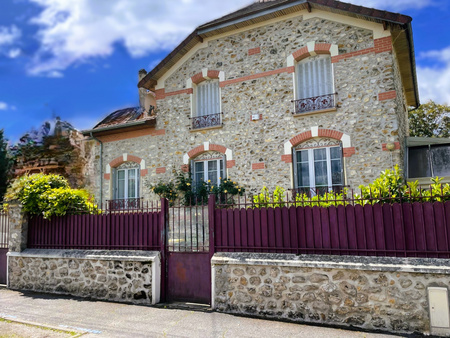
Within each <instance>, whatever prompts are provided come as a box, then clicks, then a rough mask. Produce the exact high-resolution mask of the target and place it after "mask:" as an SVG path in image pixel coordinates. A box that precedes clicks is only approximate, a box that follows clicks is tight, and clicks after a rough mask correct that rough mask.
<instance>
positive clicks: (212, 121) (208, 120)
mask: <svg viewBox="0 0 450 338" xmlns="http://www.w3.org/2000/svg"><path fill="white" fill-rule="evenodd" d="M221 114H222V113H218V114H210V115H203V116H196V117H192V129H199V128H209V127H216V126H220V125H221V123H222V122H221V118H220V115H221Z"/></svg>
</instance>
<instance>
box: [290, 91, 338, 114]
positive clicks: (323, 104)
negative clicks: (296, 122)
mask: <svg viewBox="0 0 450 338" xmlns="http://www.w3.org/2000/svg"><path fill="white" fill-rule="evenodd" d="M336 95H337V93H333V94H326V95H320V96H313V97H308V98H305V99H298V100H293V101H292V102H294V103H295V112H294V114H302V113H309V112H313V111H317V110H324V109H330V108H335V107H336Z"/></svg>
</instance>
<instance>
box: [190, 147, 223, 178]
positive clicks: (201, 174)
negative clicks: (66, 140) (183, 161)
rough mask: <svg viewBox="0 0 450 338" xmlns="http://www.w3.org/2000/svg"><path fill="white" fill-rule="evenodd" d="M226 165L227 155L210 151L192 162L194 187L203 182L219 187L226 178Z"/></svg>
mask: <svg viewBox="0 0 450 338" xmlns="http://www.w3.org/2000/svg"><path fill="white" fill-rule="evenodd" d="M225 163H226V160H225V155H224V154H222V153H219V152H216V151H208V152H206V153H203V154H201V155H199V156H197V157H196V158H195V159H193V160H191V172H192V179H193V181H194V187H197V186H198V185H199V184H201V182H209V183H211V185H214V186H218V185H219V184H220V182H221V181H222V180H223V179H225V177H226V169H225Z"/></svg>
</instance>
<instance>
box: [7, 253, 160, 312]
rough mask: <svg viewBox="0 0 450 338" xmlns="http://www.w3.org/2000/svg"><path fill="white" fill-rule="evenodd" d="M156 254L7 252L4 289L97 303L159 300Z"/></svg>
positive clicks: (157, 254)
mask: <svg viewBox="0 0 450 338" xmlns="http://www.w3.org/2000/svg"><path fill="white" fill-rule="evenodd" d="M159 264H160V262H159V253H158V252H139V251H130V252H125V251H124V252H120V251H107V252H106V251H105V252H102V251H81V250H68V251H63V250H37V249H27V250H25V251H23V252H22V253H15V252H10V253H9V254H8V287H9V288H11V289H16V290H29V291H37V292H46V293H57V294H67V295H71V296H77V297H89V298H93V299H99V300H109V301H117V302H129V303H134V304H147V305H149V304H156V303H157V302H159V297H160V295H159V292H160V291H159V284H160V278H161V276H160V266H159Z"/></svg>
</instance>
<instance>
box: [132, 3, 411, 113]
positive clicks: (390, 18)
mask: <svg viewBox="0 0 450 338" xmlns="http://www.w3.org/2000/svg"><path fill="white" fill-rule="evenodd" d="M314 9H318V10H324V11H328V12H332V13H336V14H341V15H346V16H350V17H354V18H358V19H363V20H368V21H372V22H378V23H381V24H383V25H385V27H386V28H387V27H391V30H392V31H393V41H396V45H395V44H394V49H398V51H397V55H398V56H399V61H400V62H399V63H400V68H401V69H400V71H401V72H403V74H404V76H402V79H409V80H408V81H407V82H408V83H404V86H405V92H406V96H407V102H408V104H409V105H411V106H418V105H419V95H418V88H417V79H416V69H415V57H414V45H413V40H412V29H411V21H412V18H411V17H409V16H407V15H402V14H398V13H393V12H388V11H381V10H377V9H374V8H368V7H363V6H357V5H352V4H348V3H344V2H340V1H336V0H272V1H267V0H266V1H260V2H253V3H252V4H250V5H248V6H246V7H244V8H241V9H239V10H237V11H235V12H233V13H230V14H228V15H225V16H223V17H221V18H218V19H216V20H213V21H210V22H208V23H205V24H203V25H201V26H199V27H197V28H196V29H195V30H194V31H193V32H192V33H191V34H190V35H189V36H188V37H187V38H186V39H185V40H184V41H183V42H181V43H180V44H179V45H178V46H177V47H176V48H175V49H174V50H173V51H172V52H171V53H169V54H168V55H167V56H166V57H165V58H164V59H163V60H162V61H161V62H160V63H159V64H158V65H157V66H156V67H155V68H153V69H152V70H151V71H150V72H149V73H148V74H147V75H146V76H145V77H143V78H142V79H141V80H140V81H139V83H138V87H139V88H141V87H143V88H147V89H149V90H154V88H155V86H156V84H157V82H158V80H159V79H160V78H161V77H162V76H163V75H164V74H165V73H166V72H167V71H168V70H169V69H170V68H171V67H172V66H174V65H175V64H176V63H177V62H178V61H179V60H180V59H181V58H182V57H183V56H184V55H186V54H187V53H188V52H189V51H190V50H191V49H192V48H193V47H194V46H195V45H197V44H198V43H201V42H203V39H204V38H207V37H211V36H214V35H217V34H222V33H225V32H229V31H232V30H236V29H240V28H243V27H246V26H250V25H253V24H256V23H260V22H264V21H266V20H269V19H273V18H276V17H280V16H284V15H288V14H291V13H294V12H298V11H302V10H308V11H312V10H314ZM395 27H397V29H396V30H395V29H394V28H395ZM394 31H396V32H394ZM400 59H401V60H400ZM404 82H405V81H404Z"/></svg>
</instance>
